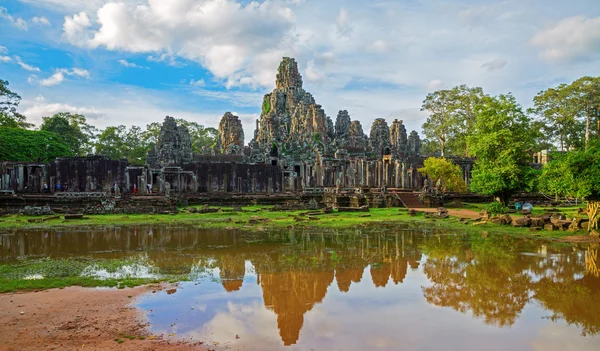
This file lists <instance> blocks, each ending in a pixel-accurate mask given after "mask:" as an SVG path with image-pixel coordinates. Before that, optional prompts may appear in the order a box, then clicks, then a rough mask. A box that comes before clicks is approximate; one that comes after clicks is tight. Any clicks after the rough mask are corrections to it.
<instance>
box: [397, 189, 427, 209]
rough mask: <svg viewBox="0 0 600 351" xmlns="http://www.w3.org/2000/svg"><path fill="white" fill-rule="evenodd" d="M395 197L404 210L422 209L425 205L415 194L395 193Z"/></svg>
mask: <svg viewBox="0 0 600 351" xmlns="http://www.w3.org/2000/svg"><path fill="white" fill-rule="evenodd" d="M396 196H397V197H398V199H399V200H400V202H401V203H402V204H403V205H404V207H406V208H422V207H425V205H424V204H423V203H422V202H421V200H420V199H419V196H417V194H415V193H409V192H400V193H396Z"/></svg>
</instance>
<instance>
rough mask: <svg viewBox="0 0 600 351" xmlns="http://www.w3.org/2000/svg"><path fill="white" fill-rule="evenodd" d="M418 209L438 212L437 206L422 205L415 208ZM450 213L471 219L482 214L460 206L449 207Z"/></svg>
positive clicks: (453, 215)
mask: <svg viewBox="0 0 600 351" xmlns="http://www.w3.org/2000/svg"><path fill="white" fill-rule="evenodd" d="M413 209H414V210H416V211H423V212H437V211H438V210H437V208H429V207H422V208H413ZM448 214H449V215H450V216H452V217H458V218H469V219H475V218H479V217H481V215H480V214H479V213H478V212H477V211H473V210H467V209H464V208H460V209H450V208H449V209H448Z"/></svg>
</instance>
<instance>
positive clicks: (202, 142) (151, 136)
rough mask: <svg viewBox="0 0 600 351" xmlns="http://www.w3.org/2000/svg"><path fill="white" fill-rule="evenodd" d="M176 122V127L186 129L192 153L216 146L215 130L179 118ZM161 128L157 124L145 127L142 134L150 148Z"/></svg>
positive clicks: (156, 140) (160, 125) (155, 141)
mask: <svg viewBox="0 0 600 351" xmlns="http://www.w3.org/2000/svg"><path fill="white" fill-rule="evenodd" d="M176 122H177V125H178V126H184V127H186V128H187V129H188V132H189V133H190V139H191V141H192V151H194V152H195V153H201V152H202V148H203V147H205V146H206V147H208V148H212V147H214V146H215V145H216V144H217V134H218V132H217V130H216V129H215V128H205V127H204V126H203V125H201V124H198V123H197V122H190V121H186V120H185V119H181V118H179V119H177V120H176ZM161 127H162V124H160V123H158V122H153V123H150V124H148V125H146V130H145V131H143V132H142V138H143V139H144V142H145V143H147V144H149V145H150V146H151V145H155V144H156V143H157V142H158V136H159V134H160V128H161Z"/></svg>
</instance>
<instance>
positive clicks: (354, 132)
mask: <svg viewBox="0 0 600 351" xmlns="http://www.w3.org/2000/svg"><path fill="white" fill-rule="evenodd" d="M367 144H368V138H367V136H366V135H365V133H364V132H363V128H362V125H361V124H360V121H352V122H350V126H349V127H348V144H347V147H352V148H365V147H367Z"/></svg>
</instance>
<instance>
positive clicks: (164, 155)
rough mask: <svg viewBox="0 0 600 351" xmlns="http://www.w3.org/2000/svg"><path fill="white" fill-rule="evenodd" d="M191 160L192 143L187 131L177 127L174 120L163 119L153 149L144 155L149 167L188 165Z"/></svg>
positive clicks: (171, 118)
mask: <svg viewBox="0 0 600 351" xmlns="http://www.w3.org/2000/svg"><path fill="white" fill-rule="evenodd" d="M192 158H193V152H192V141H191V138H190V133H189V131H188V129H187V128H186V127H184V126H178V125H177V122H175V118H173V117H169V116H167V117H165V121H164V122H163V125H162V127H161V128H160V134H159V135H158V142H157V143H156V145H155V149H154V150H151V151H150V152H148V154H147V155H146V159H147V160H148V161H149V165H151V166H153V167H156V166H163V167H165V166H175V165H180V164H184V163H189V162H191V161H192ZM150 162H152V163H150Z"/></svg>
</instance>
